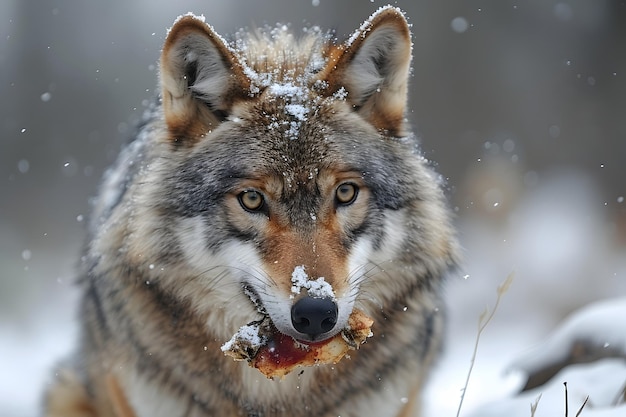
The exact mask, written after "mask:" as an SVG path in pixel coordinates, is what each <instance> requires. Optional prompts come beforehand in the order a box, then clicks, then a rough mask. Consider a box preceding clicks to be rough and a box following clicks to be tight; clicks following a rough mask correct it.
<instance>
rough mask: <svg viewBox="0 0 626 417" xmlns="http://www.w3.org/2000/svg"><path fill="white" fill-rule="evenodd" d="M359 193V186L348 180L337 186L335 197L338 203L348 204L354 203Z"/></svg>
mask: <svg viewBox="0 0 626 417" xmlns="http://www.w3.org/2000/svg"><path fill="white" fill-rule="evenodd" d="M358 194H359V189H358V188H357V186H356V185H354V184H352V183H349V182H346V183H343V184H341V185H340V186H339V187H337V191H336V193H335V197H336V198H337V203H338V204H340V205H343V206H347V205H349V204H352V203H354V200H356V196H357V195H358Z"/></svg>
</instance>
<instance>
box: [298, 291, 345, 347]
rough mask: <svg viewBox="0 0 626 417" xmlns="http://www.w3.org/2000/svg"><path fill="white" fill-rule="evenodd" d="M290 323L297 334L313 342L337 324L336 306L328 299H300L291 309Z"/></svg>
mask: <svg viewBox="0 0 626 417" xmlns="http://www.w3.org/2000/svg"><path fill="white" fill-rule="evenodd" d="M291 323H292V324H293V327H294V328H295V329H296V330H297V331H298V332H300V333H302V334H306V335H308V336H309V337H310V338H311V339H313V340H315V339H316V337H317V336H319V335H321V334H324V333H327V332H329V331H331V330H332V329H333V328H334V327H335V324H337V304H336V303H335V302H334V301H333V300H331V299H329V298H313V297H304V298H301V299H300V300H298V301H297V302H296V303H295V304H294V305H293V307H291Z"/></svg>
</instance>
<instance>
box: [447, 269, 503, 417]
mask: <svg viewBox="0 0 626 417" xmlns="http://www.w3.org/2000/svg"><path fill="white" fill-rule="evenodd" d="M514 276H515V272H511V273H510V274H509V275H508V276H507V277H506V279H505V280H504V282H503V283H502V284H501V285H500V286H499V287H498V289H497V290H496V293H497V295H498V296H497V298H496V304H495V305H494V306H493V310H492V311H491V312H490V311H489V308H488V307H487V308H485V310H484V311H483V312H482V313H481V315H480V317H479V318H478V333H477V334H476V341H475V342H474V352H473V353H472V359H471V360H470V367H469V370H468V371H467V378H465V385H464V386H463V389H462V394H461V400H460V401H459V408H458V409H457V412H456V417H459V416H460V415H461V409H462V408H463V400H464V399H465V393H466V392H467V386H468V385H469V380H470V377H471V375H472V370H473V369H474V363H475V362H476V355H477V353H478V344H479V342H480V336H481V334H482V332H483V331H484V330H485V328H486V327H487V325H488V324H489V322H490V321H491V319H492V318H493V316H494V314H495V313H496V310H497V309H498V305H500V299H501V298H502V296H503V295H504V294H505V293H506V292H507V291H508V290H509V288H510V287H511V283H512V282H513V278H514Z"/></svg>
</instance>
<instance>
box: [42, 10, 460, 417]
mask: <svg viewBox="0 0 626 417" xmlns="http://www.w3.org/2000/svg"><path fill="white" fill-rule="evenodd" d="M410 59H411V38H410V33H409V29H408V25H407V22H406V20H405V18H404V16H403V15H402V13H401V12H400V11H399V10H397V9H395V8H392V7H385V8H382V9H380V10H379V11H378V12H377V13H375V14H374V15H372V17H371V18H370V19H369V20H367V21H366V22H365V23H364V24H363V26H362V27H361V28H360V29H359V30H357V31H356V32H355V34H354V35H353V36H352V37H351V38H350V39H349V40H348V41H347V42H345V43H343V44H335V43H334V42H333V39H332V37H331V36H330V35H327V34H323V33H320V32H319V31H315V30H309V31H308V32H307V33H306V35H305V36H304V37H303V39H300V40H298V39H296V38H295V36H294V35H292V34H290V33H289V32H288V31H287V30H286V29H285V28H282V27H277V28H276V29H273V30H267V31H259V33H257V34H255V35H250V36H248V35H245V34H242V33H240V34H238V35H237V36H236V37H235V39H234V40H233V41H232V42H231V43H227V42H226V41H224V40H223V39H222V38H220V37H219V36H218V35H217V34H216V33H215V32H214V31H213V29H212V28H211V27H210V26H208V25H207V24H205V23H204V21H203V19H201V18H197V17H194V16H191V15H188V16H183V17H181V18H179V19H178V20H177V21H176V22H175V24H174V26H173V28H172V29H171V31H170V32H169V34H168V37H167V40H166V42H165V46H164V49H163V52H162V57H161V66H160V79H161V88H162V91H161V93H162V94H161V100H160V102H159V104H158V105H156V106H155V107H154V108H152V109H151V110H150V115H149V117H148V118H147V120H146V122H145V124H144V126H143V127H142V128H141V130H140V132H139V133H138V136H137V138H136V139H135V140H134V141H133V142H132V143H131V144H130V145H129V146H128V147H127V148H126V149H125V150H124V151H123V152H122V154H121V155H120V158H119V160H118V162H117V164H116V165H115V166H114V167H113V168H112V169H111V170H110V171H109V173H108V174H107V176H106V178H105V182H104V185H103V188H102V191H101V194H100V197H99V199H98V200H97V202H96V204H95V207H94V211H93V215H92V218H91V222H90V230H89V232H90V236H89V242H88V245H87V246H86V249H85V253H84V256H83V262H82V272H81V273H82V279H81V280H80V285H81V286H82V288H83V292H84V297H83V302H82V310H81V320H82V325H83V330H82V340H81V344H80V349H79V350H78V352H77V354H76V356H75V358H74V360H73V365H72V366H70V367H65V368H63V370H62V371H60V373H59V374H58V375H60V377H59V378H58V379H57V380H56V381H55V383H54V384H53V386H52V387H51V389H50V390H49V392H48V393H47V396H46V399H47V401H46V404H47V407H46V415H47V416H50V417H61V416H62V417H78V416H98V417H109V416H116V415H117V416H118V417H123V416H124V415H133V414H134V415H136V416H138V417H147V416H150V417H159V416H167V417H171V416H259V417H260V416H265V417H267V416H289V417H294V416H316V417H330V416H338V415H341V416H342V417H346V416H376V417H386V416H389V417H391V416H409V415H414V414H417V413H418V409H419V393H420V389H421V387H422V384H423V382H424V379H425V377H426V375H427V374H428V372H429V369H430V367H431V364H432V362H433V359H434V358H435V357H436V355H437V352H438V350H439V348H440V345H441V337H442V326H443V316H442V312H441V311H440V308H442V304H441V299H440V291H441V287H442V280H443V276H444V275H445V273H446V272H447V271H448V270H449V269H450V268H451V267H453V266H454V264H455V262H456V251H457V247H456V241H455V237H454V232H453V229H452V227H451V225H450V218H449V214H448V211H447V210H446V207H445V201H444V196H443V193H442V190H441V189H440V184H439V181H438V179H437V176H436V175H435V174H434V173H433V172H432V171H431V169H430V168H429V166H428V162H427V161H426V160H425V159H424V158H423V157H421V156H420V154H419V152H418V150H417V144H416V140H415V139H414V137H413V136H412V135H411V134H410V133H409V131H408V128H407V125H406V122H405V119H404V117H405V110H406V109H405V106H406V96H407V81H408V73H409V66H410ZM346 183H348V184H350V186H351V187H356V190H357V191H358V194H357V195H356V198H355V199H352V200H350V201H340V200H338V197H336V194H335V193H336V190H337V189H338V187H339V186H340V185H341V184H346ZM252 191H254V192H257V193H260V194H251V195H252V196H256V197H258V196H262V198H263V205H262V206H261V208H260V209H255V208H253V209H250V207H249V206H248V208H247V209H246V208H245V207H244V203H242V201H241V196H242V195H243V194H242V193H245V192H252ZM299 266H301V267H304V270H305V271H306V273H307V274H308V276H309V277H310V278H311V279H317V278H318V277H324V280H325V282H327V283H328V284H329V285H330V286H331V287H332V289H333V291H334V294H335V297H336V303H337V306H338V315H337V326H336V327H335V328H334V329H333V330H332V331H329V332H328V333H327V334H323V335H322V336H321V337H322V338H326V337H330V336H332V335H334V334H336V333H337V332H338V331H340V329H341V328H342V327H345V326H346V322H347V319H348V316H349V315H350V313H351V311H352V309H353V308H354V307H355V306H357V307H358V308H359V309H361V310H363V311H365V312H366V313H367V314H368V315H370V316H371V317H372V318H373V319H374V321H375V323H374V326H373V328H372V330H373V333H374V335H373V337H371V338H370V339H368V341H367V343H365V344H364V345H362V346H361V348H360V349H359V350H356V351H353V352H351V354H350V358H344V359H343V360H341V361H340V362H339V363H338V364H336V365H332V366H331V365H325V366H315V367H311V368H304V369H303V370H302V372H298V371H297V372H293V373H291V374H289V375H287V376H286V377H285V379H283V380H281V381H274V380H268V379H266V378H265V377H263V375H261V374H260V373H259V372H258V371H257V370H255V369H253V368H250V367H248V366H247V365H246V364H245V363H241V362H235V361H233V360H231V359H230V358H228V357H225V356H224V355H223V353H222V352H221V350H220V346H221V345H222V344H223V343H224V342H226V341H227V340H229V339H230V337H231V336H232V335H233V334H234V333H235V332H236V331H237V330H238V329H239V327H240V326H242V325H244V324H246V323H249V322H251V321H253V320H257V319H259V318H260V314H261V313H266V314H267V315H269V317H270V319H271V320H272V322H273V323H274V325H275V326H276V327H277V328H278V330H280V331H281V332H283V333H285V334H289V335H292V336H296V337H298V336H302V335H298V332H297V331H296V330H295V329H294V328H293V326H292V325H291V320H290V309H291V306H292V304H293V303H294V302H295V299H297V297H294V294H293V292H292V291H291V290H290V289H291V276H292V272H293V271H294V269H295V268H296V267H299ZM302 337H304V336H302ZM311 337H313V336H311Z"/></svg>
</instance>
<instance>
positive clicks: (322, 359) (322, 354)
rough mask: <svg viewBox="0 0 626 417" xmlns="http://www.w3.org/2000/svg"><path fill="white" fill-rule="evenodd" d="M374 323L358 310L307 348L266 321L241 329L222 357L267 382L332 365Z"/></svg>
mask: <svg viewBox="0 0 626 417" xmlns="http://www.w3.org/2000/svg"><path fill="white" fill-rule="evenodd" d="M373 323H374V320H372V319H371V318H370V317H369V316H367V315H366V314H365V313H363V312H362V311H360V310H356V309H355V310H353V312H352V314H351V315H350V318H349V319H348V326H347V327H346V328H345V329H343V330H342V331H341V332H339V333H338V334H336V335H335V336H333V337H331V338H330V339H327V340H325V341H323V342H320V343H312V344H307V343H303V342H299V341H297V340H295V339H293V338H292V337H291V336H286V335H284V334H282V333H280V332H278V331H277V330H276V329H275V328H274V326H273V325H272V324H271V322H270V320H269V317H265V318H264V319H263V320H261V321H258V322H252V323H250V324H247V325H245V326H242V327H241V328H240V329H239V330H238V331H237V333H235V335H234V336H233V337H232V338H231V339H230V340H229V341H228V342H226V343H225V344H224V345H223V346H222V351H223V352H224V354H225V355H227V356H230V357H232V358H233V359H235V360H238V361H244V360H245V361H248V364H249V365H250V366H252V367H254V368H257V369H258V370H259V371H260V372H261V373H262V374H263V375H265V376H266V377H268V378H275V377H278V378H282V377H284V376H285V375H287V374H288V373H290V372H291V371H293V370H294V369H295V368H296V367H298V366H313V365H321V364H334V363H337V362H339V361H340V360H341V359H342V358H343V357H344V356H346V354H347V353H348V352H349V351H350V350H352V349H358V348H359V346H360V345H361V344H362V343H364V342H365V340H366V339H367V338H368V337H371V336H372V332H371V327H372V324H373Z"/></svg>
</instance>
